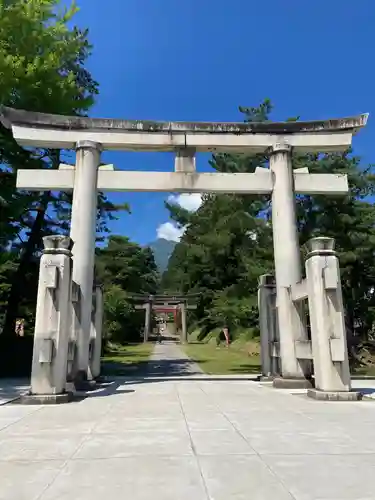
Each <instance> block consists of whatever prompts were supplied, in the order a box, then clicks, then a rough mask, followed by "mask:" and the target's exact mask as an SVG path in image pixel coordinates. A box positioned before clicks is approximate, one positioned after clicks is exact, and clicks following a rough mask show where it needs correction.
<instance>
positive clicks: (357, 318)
mask: <svg viewBox="0 0 375 500" xmlns="http://www.w3.org/2000/svg"><path fill="white" fill-rule="evenodd" d="M271 111H272V105H271V103H270V101H268V100H266V101H265V102H264V103H262V104H261V106H259V107H258V108H240V112H241V113H242V115H243V118H244V120H245V121H258V120H268V119H269V118H270V114H271ZM267 163H268V159H267V157H265V156H263V155H257V156H252V157H249V156H234V155H227V154H226V155H223V154H220V155H214V156H213V157H212V161H211V165H212V167H213V168H214V169H215V170H217V171H218V172H254V171H255V168H256V167H257V166H267ZM293 163H294V167H295V168H301V167H307V168H308V169H309V171H310V172H312V173H318V172H322V173H324V172H326V173H328V172H331V173H347V174H348V177H349V185H350V192H349V194H348V195H347V196H339V197H337V196H336V197H335V196H322V195H320V196H302V195H301V196H298V197H297V207H298V226H299V234H300V244H301V247H302V246H303V244H304V243H305V242H306V241H307V240H308V239H309V238H311V237H313V236H317V235H324V236H330V237H333V238H335V240H336V246H337V251H338V253H339V257H340V263H341V272H342V284H343V293H344V300H345V306H346V312H347V327H348V333H349V341H350V343H351V345H356V346H357V349H358V348H359V346H358V343H362V342H367V341H368V340H371V339H372V332H373V323H374V319H375V309H374V305H375V296H374V283H375V260H374V255H375V229H374V221H375V208H374V204H373V195H374V188H375V182H374V179H375V178H374V175H373V168H372V166H371V165H365V164H363V163H362V162H361V161H360V159H359V158H357V157H355V155H353V153H352V152H347V153H345V154H329V155H304V156H295V157H294V159H293ZM167 206H168V208H169V209H170V212H171V217H172V219H174V220H175V221H176V222H177V223H178V224H180V225H181V226H187V229H186V232H185V234H184V235H183V237H182V239H181V242H180V243H179V244H177V246H176V248H175V250H174V253H173V255H172V257H171V259H170V263H169V267H168V270H167V272H166V273H165V274H164V276H163V283H162V285H163V288H164V289H166V290H167V289H172V288H176V289H178V290H179V291H181V292H184V293H187V292H201V294H202V296H201V301H200V307H199V308H198V310H197V311H196V314H195V318H194V324H198V325H199V327H200V329H201V331H202V336H204V335H205V334H206V333H207V332H208V331H210V330H211V329H212V328H214V327H216V326H222V325H223V324H224V323H228V324H229V325H230V326H231V328H232V331H234V330H236V329H237V331H241V330H243V329H253V332H254V333H256V329H257V325H258V324H257V308H256V302H257V299H256V293H257V279H258V277H259V275H260V274H263V273H266V272H272V269H273V261H272V260H273V248H272V221H271V206H270V197H261V196H238V195H218V196H212V195H210V196H205V197H204V200H203V204H202V206H201V207H200V208H199V209H198V211H197V212H196V213H193V214H191V213H188V212H186V211H184V210H181V209H180V208H179V207H177V206H171V205H167ZM301 258H303V248H302V249H301Z"/></svg>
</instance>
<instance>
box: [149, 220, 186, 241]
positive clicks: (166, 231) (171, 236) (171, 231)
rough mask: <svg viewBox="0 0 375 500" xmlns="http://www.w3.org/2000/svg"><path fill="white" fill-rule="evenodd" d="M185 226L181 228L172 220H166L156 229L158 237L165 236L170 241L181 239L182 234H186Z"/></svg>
mask: <svg viewBox="0 0 375 500" xmlns="http://www.w3.org/2000/svg"><path fill="white" fill-rule="evenodd" d="M184 232H185V228H184V227H183V228H179V227H177V226H176V225H175V224H172V222H164V223H163V224H160V226H159V227H158V228H157V229H156V234H157V237H158V238H163V239H164V240H168V241H176V242H177V241H180V239H181V236H182V235H183V234H184Z"/></svg>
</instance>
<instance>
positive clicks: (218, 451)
mask: <svg viewBox="0 0 375 500" xmlns="http://www.w3.org/2000/svg"><path fill="white" fill-rule="evenodd" d="M168 367H169V368H170V370H171V372H172V374H173V375H174V378H172V379H170V378H168V376H167V375H168ZM178 367H180V368H178ZM179 370H180V371H179ZM179 374H180V375H181V376H180V377H179ZM150 375H151V376H146V377H143V378H138V379H133V380H125V379H119V380H116V381H115V382H112V383H110V384H108V385H107V386H105V387H103V388H101V389H99V390H97V391H95V392H94V393H92V394H91V395H90V396H89V397H87V398H86V399H83V400H81V401H80V402H74V403H70V404H68V405H64V406H63V405H61V406H49V407H47V406H45V407H42V406H37V407H35V406H34V407H26V406H19V405H14V404H12V405H9V404H8V405H3V406H0V429H1V430H0V478H1V480H0V499H1V500H5V499H6V500H68V499H69V500H89V499H90V500H96V499H98V500H99V499H100V500H102V499H103V498H108V499H110V500H118V499H121V500H123V499H124V498H125V499H126V498H131V499H132V500H148V499H150V500H159V499H160V500H185V499H187V500H193V499H194V500H207V499H211V500H249V499H251V500H287V499H289V500H292V499H294V500H313V499H314V500H333V499H334V500H354V499H355V500H370V499H375V482H374V476H373V473H374V472H373V471H374V470H375V425H374V421H375V402H373V401H366V402H364V401H362V402H358V403H334V402H329V403H325V402H317V401H313V400H309V399H307V398H306V397H305V395H304V394H301V393H299V394H291V393H290V392H284V391H277V390H274V389H272V388H271V387H269V386H267V385H261V384H259V383H257V382H252V381H249V380H246V379H241V377H238V378H236V377H232V378H229V379H225V378H220V377H206V376H204V375H202V374H200V371H199V368H198V367H196V366H195V365H194V364H190V363H189V362H188V360H187V359H186V357H185V356H183V355H182V353H181V351H180V350H179V348H178V347H177V346H176V345H173V344H162V345H161V346H156V348H155V354H154V357H153V359H152V361H151V363H150ZM371 384H372V383H371V382H367V387H368V390H370V387H371Z"/></svg>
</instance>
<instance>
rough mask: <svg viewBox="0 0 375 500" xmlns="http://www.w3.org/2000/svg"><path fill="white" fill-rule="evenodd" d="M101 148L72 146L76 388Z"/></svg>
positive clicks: (83, 372) (83, 368)
mask: <svg viewBox="0 0 375 500" xmlns="http://www.w3.org/2000/svg"><path fill="white" fill-rule="evenodd" d="M100 152H101V145H100V144H98V143H96V142H92V141H79V142H77V144H76V168H75V176H74V190H73V205H72V220H71V230H70V237H71V238H72V240H73V241H74V250H73V276H72V277H73V281H74V282H75V283H76V284H77V285H78V286H79V289H80V301H79V306H78V308H77V312H78V314H77V316H76V317H74V319H73V321H74V323H75V328H76V335H77V349H76V360H75V370H76V373H75V374H74V378H75V382H76V384H77V386H78V385H80V384H81V385H82V383H83V384H84V383H85V381H86V380H87V378H88V374H89V370H88V368H89V346H90V329H91V307H92V298H93V280H94V262H95V239H96V215H97V199H98V193H97V188H96V187H97V182H98V169H99V165H100Z"/></svg>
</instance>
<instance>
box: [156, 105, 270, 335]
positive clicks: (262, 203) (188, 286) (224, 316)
mask: <svg viewBox="0 0 375 500" xmlns="http://www.w3.org/2000/svg"><path fill="white" fill-rule="evenodd" d="M270 109H271V104H270V102H269V101H265V102H264V103H263V104H262V105H261V106H260V107H259V108H241V111H242V112H243V113H245V120H246V121H255V120H258V121H259V120H261V119H263V120H264V119H266V118H267V114H268V112H269V111H270ZM266 161H267V159H266V158H265V157H264V155H255V156H245V155H232V154H218V155H214V156H213V158H212V161H211V166H212V167H213V168H214V169H215V170H217V171H219V172H249V173H252V172H254V171H255V169H256V168H257V167H263V166H265V164H266ZM268 205H269V200H268V199H267V198H266V197H259V196H240V195H217V196H216V195H205V196H204V197H203V204H202V206H201V207H200V208H199V210H198V211H197V212H196V213H193V214H191V213H190V214H189V215H188V216H187V214H186V213H185V212H184V211H180V210H179V209H178V208H177V207H171V205H167V206H168V207H170V208H172V218H173V219H174V220H175V221H177V222H178V223H180V224H181V225H186V224H188V227H187V230H186V232H185V234H184V236H183V237H182V239H181V242H180V243H179V244H178V245H177V246H176V248H175V251H174V253H173V254H172V257H171V259H170V261H169V267H168V270H167V272H166V273H165V274H164V275H163V279H162V287H163V288H164V289H177V290H179V291H181V292H183V293H187V292H200V293H201V299H200V302H199V305H198V309H197V311H196V314H195V318H194V317H193V321H194V322H196V321H198V324H199V325H200V326H201V328H202V332H203V335H204V334H206V333H208V332H209V331H210V330H211V329H213V328H215V327H220V326H223V324H225V323H227V324H228V325H229V326H230V329H231V330H232V331H234V330H235V329H236V328H237V327H244V328H250V327H255V326H256V325H257V309H256V294H257V286H258V277H259V275H260V274H264V273H266V272H270V271H271V270H272V267H273V264H272V236H271V228H270V225H269V223H268V221H267V219H266V218H265V216H264V213H265V211H266V210H267V208H268ZM187 217H188V218H187ZM192 316H193V315H192ZM200 338H201V337H200Z"/></svg>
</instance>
